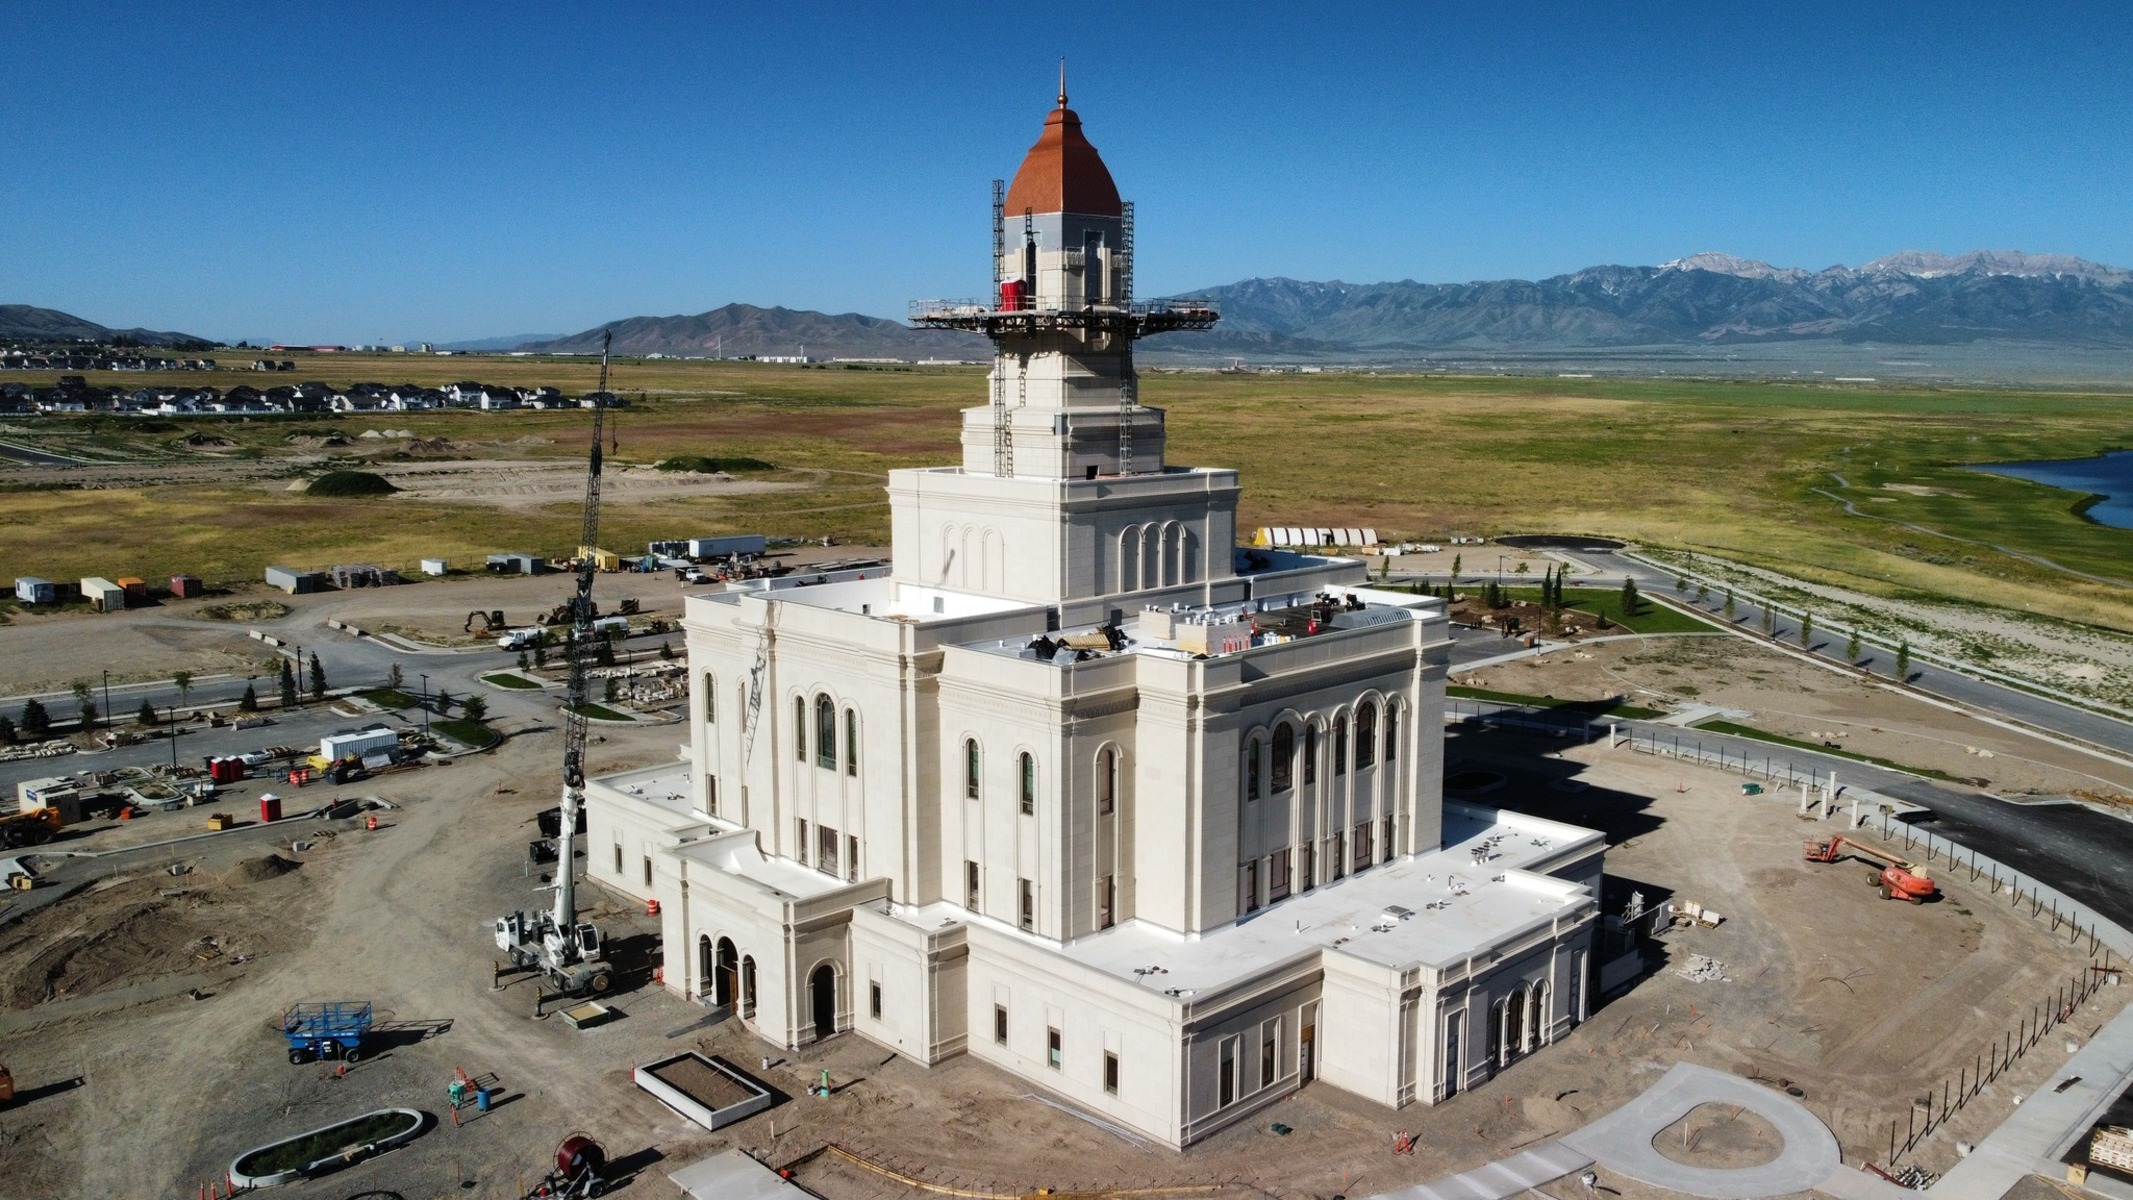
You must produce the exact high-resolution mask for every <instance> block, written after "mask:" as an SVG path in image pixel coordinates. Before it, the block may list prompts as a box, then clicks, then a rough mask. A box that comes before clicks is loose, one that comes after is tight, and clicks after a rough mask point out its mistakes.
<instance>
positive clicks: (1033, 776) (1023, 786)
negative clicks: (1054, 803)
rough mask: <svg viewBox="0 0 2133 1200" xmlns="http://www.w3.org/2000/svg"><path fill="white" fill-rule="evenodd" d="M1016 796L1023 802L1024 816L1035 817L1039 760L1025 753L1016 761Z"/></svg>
mask: <svg viewBox="0 0 2133 1200" xmlns="http://www.w3.org/2000/svg"><path fill="white" fill-rule="evenodd" d="M1015 779H1016V780H1017V781H1018V782H1017V784H1016V788H1015V794H1016V796H1017V797H1018V798H1019V799H1020V800H1021V804H1022V815H1023V816H1025V817H1027V816H1034V815H1036V812H1037V759H1036V756H1035V755H1032V754H1030V753H1028V752H1027V751H1024V752H1023V754H1022V756H1021V757H1020V758H1018V759H1016V760H1015Z"/></svg>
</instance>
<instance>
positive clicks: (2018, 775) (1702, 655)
mask: <svg viewBox="0 0 2133 1200" xmlns="http://www.w3.org/2000/svg"><path fill="white" fill-rule="evenodd" d="M1506 645H1509V643H1506ZM1453 682H1454V683H1459V684H1464V685H1467V686H1470V687H1479V688H1487V689H1489V690H1491V691H1501V692H1516V693H1519V694H1521V695H1528V696H1552V697H1555V698H1557V699H1562V700H1599V699H1604V698H1606V697H1609V696H1623V697H1626V698H1627V699H1628V700H1629V702H1630V703H1631V704H1636V705H1642V706H1645V707H1651V708H1680V707H1683V706H1686V705H1693V704H1707V705H1712V706H1715V707H1717V708H1723V709H1731V710H1736V711H1737V712H1738V713H1744V714H1747V715H1733V716H1730V717H1728V718H1727V719H1729V720H1733V721H1736V722H1738V723H1740V724H1743V725H1748V726H1752V727H1754V728H1756V729H1761V730H1764V731H1766V732H1769V733H1775V734H1779V735H1781V736H1784V737H1789V738H1796V739H1799V740H1801V741H1807V742H1812V743H1816V744H1821V743H1824V742H1834V743H1836V744H1838V745H1840V746H1841V747H1843V748H1844V749H1845V750H1849V751H1852V752H1854V753H1858V754H1867V755H1872V756H1874V757H1877V758H1885V759H1888V760H1889V761H1891V762H1896V763H1902V764H1904V765H1906V766H1913V767H1924V768H1928V769H1930V770H1935V771H1940V772H1943V773H1945V774H1947V775H1951V776H1954V777H1956V778H1958V779H1965V780H1970V781H1972V782H1974V783H1976V784H1977V786H1979V787H1984V788H1989V789H1990V790H1992V791H1995V792H1998V793H2001V794H2005V795H2017V794H2019V795H2067V794H2070V793H2072V792H2075V791H2084V792H2091V793H2096V794H2102V795H2111V794H2118V793H2133V768H2127V767H2123V766H2119V765H2118V764H2116V763H2113V762H2110V761H2108V760H2106V759H2101V758H2097V757H2096V756H2094V755H2090V754H2084V753H2082V752H2081V751H2078V750H2072V749H2068V748H2066V747H2064V746H2061V745H2059V744H2057V743H2054V742H2049V741H2045V740H2044V739H2042V738H2037V737H2031V736H2029V735H2027V734H2025V733H2022V732H2020V731H2017V730H2012V729H2007V728H2003V727H2001V726H1998V725H1993V724H1990V723H1988V722H1986V721H1982V720H1979V719H1977V718H1976V717H1973V716H1970V715H1969V714H1968V713H1965V712H1962V711H1959V710H1955V709H1952V708H1948V707H1944V706H1942V705H1940V704H1938V703H1935V702H1933V701H1930V700H1926V699H1922V698H1920V697H1919V696H1918V695H1917V694H1915V693H1912V692H1906V691H1902V690H1899V689H1896V688H1893V687H1889V686H1885V685H1884V684H1883V683H1882V681H1880V680H1877V679H1872V678H1866V677H1862V676H1859V675H1854V674H1849V673H1838V672H1835V671H1831V670H1829V669H1827V668H1826V667H1820V666H1816V665H1813V664H1811V663H1806V662H1802V661H1800V660H1799V659H1796V658H1792V657H1790V656H1788V655H1785V654H1780V653H1778V652H1776V651H1774V650H1771V649H1769V648H1768V647H1765V646H1760V645H1757V644H1754V643H1751V642H1747V641H1744V640H1742V639H1740V638H1735V637H1651V638H1640V639H1633V640H1627V641H1614V642H1604V643H1600V644H1597V645H1583V646H1576V647H1569V648H1565V649H1561V650H1552V651H1550V652H1548V653H1546V654H1540V655H1535V656H1533V657H1531V658H1525V659H1520V660H1517V661H1515V662H1507V663H1499V664H1496V665H1494V666H1490V667H1484V668H1482V669H1480V670H1474V671H1468V672H1466V673H1464V674H1461V675H1458V676H1456V677H1454V679H1453Z"/></svg>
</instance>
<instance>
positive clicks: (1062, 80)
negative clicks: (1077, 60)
mask: <svg viewBox="0 0 2133 1200" xmlns="http://www.w3.org/2000/svg"><path fill="white" fill-rule="evenodd" d="M1059 107H1061V108H1065V107H1066V55H1064V54H1062V55H1060V56H1059Z"/></svg>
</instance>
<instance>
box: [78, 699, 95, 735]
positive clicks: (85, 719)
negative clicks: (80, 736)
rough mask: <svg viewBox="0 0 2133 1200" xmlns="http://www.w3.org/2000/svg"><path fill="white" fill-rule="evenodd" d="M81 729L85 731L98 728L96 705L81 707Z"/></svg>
mask: <svg viewBox="0 0 2133 1200" xmlns="http://www.w3.org/2000/svg"><path fill="white" fill-rule="evenodd" d="M81 727H82V728H83V729H94V728H96V705H94V704H84V705H82V706H81Z"/></svg>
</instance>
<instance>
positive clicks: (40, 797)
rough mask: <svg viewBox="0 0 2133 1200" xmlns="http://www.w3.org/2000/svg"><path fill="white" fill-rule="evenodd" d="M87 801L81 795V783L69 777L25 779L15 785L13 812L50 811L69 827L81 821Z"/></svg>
mask: <svg viewBox="0 0 2133 1200" xmlns="http://www.w3.org/2000/svg"><path fill="white" fill-rule="evenodd" d="M87 799H88V797H86V796H85V795H83V794H82V788H81V782H80V781H79V780H77V779H75V778H74V777H73V776H71V775H58V776H53V777H49V778H45V779H25V780H23V781H22V782H20V783H18V784H16V785H15V811H17V812H23V813H34V812H38V811H40V810H43V809H51V810H52V811H54V812H57V813H58V814H59V815H60V816H61V817H62V818H63V819H64V820H65V821H66V822H67V823H68V824H70V825H71V824H77V823H79V822H80V821H81V819H82V808H83V805H84V803H85V802H86V801H87Z"/></svg>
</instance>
